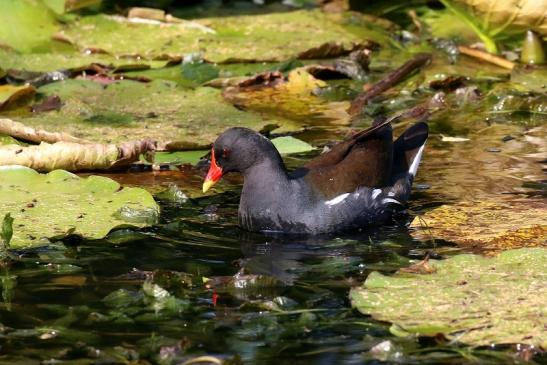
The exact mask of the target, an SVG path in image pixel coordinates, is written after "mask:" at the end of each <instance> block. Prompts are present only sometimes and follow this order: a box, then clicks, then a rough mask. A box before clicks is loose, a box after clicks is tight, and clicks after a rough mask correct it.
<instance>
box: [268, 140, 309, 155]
mask: <svg viewBox="0 0 547 365" xmlns="http://www.w3.org/2000/svg"><path fill="white" fill-rule="evenodd" d="M272 143H273V144H274V146H275V148H277V150H278V151H279V153H281V154H282V155H288V154H291V153H301V152H309V151H313V146H312V145H311V144H309V143H307V142H304V141H302V140H300V139H298V138H294V137H291V136H285V137H277V138H274V139H272Z"/></svg>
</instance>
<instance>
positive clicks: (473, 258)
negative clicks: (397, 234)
mask: <svg viewBox="0 0 547 365" xmlns="http://www.w3.org/2000/svg"><path fill="white" fill-rule="evenodd" d="M430 263H431V265H432V266H433V267H434V268H435V269H436V271H435V272H434V273H428V274H409V273H403V272H399V273H397V274H395V275H394V276H385V275H382V274H380V273H378V272H373V273H371V274H370V275H369V277H368V278H367V280H366V281H365V284H364V285H363V286H362V287H360V288H355V289H352V291H351V292H350V298H351V302H352V305H353V306H354V307H356V308H357V309H358V310H359V311H360V312H361V313H363V314H368V315H372V316H373V317H374V318H375V319H378V320H381V321H388V322H392V323H394V326H395V327H396V328H399V329H400V330H399V331H398V332H399V333H415V334H417V335H421V336H436V335H438V334H442V335H444V336H445V337H447V338H448V339H450V340H452V341H457V342H461V343H464V344H469V345H473V346H488V345H493V344H512V343H519V344H529V345H533V346H539V347H543V348H545V346H547V332H546V331H545V328H544V321H545V316H547V307H546V306H545V299H546V298H547V286H546V283H547V273H546V272H545V267H546V265H547V249H542V248H535V249H519V250H511V251H506V252H503V253H501V254H499V255H498V256H497V257H495V258H485V257H482V256H478V255H468V254H466V255H457V256H455V257H452V258H449V259H447V260H444V261H430ZM401 330H402V331H401Z"/></svg>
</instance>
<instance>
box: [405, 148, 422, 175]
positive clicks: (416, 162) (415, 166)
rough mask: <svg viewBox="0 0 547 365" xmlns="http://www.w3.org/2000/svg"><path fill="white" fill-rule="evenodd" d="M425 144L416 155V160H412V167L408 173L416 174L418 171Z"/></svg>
mask: <svg viewBox="0 0 547 365" xmlns="http://www.w3.org/2000/svg"><path fill="white" fill-rule="evenodd" d="M424 147H425V144H424V145H423V146H422V147H420V150H419V151H418V153H417V154H416V156H414V160H413V161H412V164H411V165H410V168H409V169H408V173H409V174H411V175H412V176H416V171H418V165H419V164H420V160H421V159H422V153H423V152H424Z"/></svg>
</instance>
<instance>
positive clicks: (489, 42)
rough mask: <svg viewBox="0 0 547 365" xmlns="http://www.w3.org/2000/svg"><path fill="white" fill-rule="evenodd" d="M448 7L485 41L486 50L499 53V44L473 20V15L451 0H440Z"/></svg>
mask: <svg viewBox="0 0 547 365" xmlns="http://www.w3.org/2000/svg"><path fill="white" fill-rule="evenodd" d="M439 1H440V2H441V3H442V4H443V5H444V6H445V7H446V8H447V9H449V10H450V11H452V12H453V13H454V14H455V15H456V16H457V17H458V18H460V19H461V20H462V21H463V22H464V23H466V24H467V25H468V26H469V27H470V28H471V29H472V30H473V31H474V32H475V33H476V34H477V36H478V37H479V38H480V40H481V41H482V42H483V43H484V46H485V48H486V50H487V51H488V52H490V53H495V54H497V53H499V49H498V46H497V45H496V42H495V41H494V40H493V39H492V38H491V37H490V36H489V35H488V34H486V33H485V32H484V31H483V30H482V29H481V28H480V27H479V26H478V25H477V24H476V23H475V21H473V19H472V17H471V16H469V14H467V13H466V12H465V11H464V10H462V9H459V8H458V7H456V6H455V5H454V4H452V3H451V1H450V0H439Z"/></svg>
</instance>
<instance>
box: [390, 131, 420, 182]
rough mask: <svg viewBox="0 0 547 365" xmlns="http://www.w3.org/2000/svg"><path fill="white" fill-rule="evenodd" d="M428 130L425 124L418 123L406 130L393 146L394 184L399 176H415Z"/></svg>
mask: <svg viewBox="0 0 547 365" xmlns="http://www.w3.org/2000/svg"><path fill="white" fill-rule="evenodd" d="M428 131H429V128H428V127H427V123H425V122H420V123H416V124H414V125H413V126H412V127H410V128H408V129H407V130H406V131H405V132H404V133H403V134H402V135H401V136H400V137H399V138H397V140H396V141H395V143H394V144H393V172H392V176H393V178H394V182H395V181H397V180H398V179H400V178H401V177H402V176H401V175H403V174H404V175H406V174H410V175H412V178H414V177H415V176H416V171H418V165H419V164H420V160H421V159H422V153H423V150H424V146H425V142H426V140H427V136H428Z"/></svg>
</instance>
